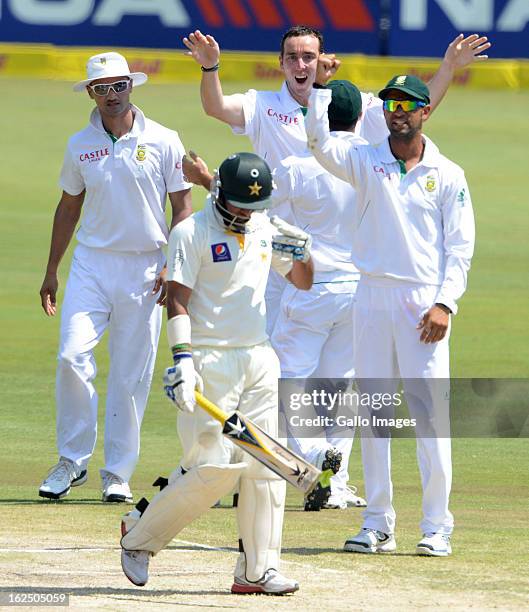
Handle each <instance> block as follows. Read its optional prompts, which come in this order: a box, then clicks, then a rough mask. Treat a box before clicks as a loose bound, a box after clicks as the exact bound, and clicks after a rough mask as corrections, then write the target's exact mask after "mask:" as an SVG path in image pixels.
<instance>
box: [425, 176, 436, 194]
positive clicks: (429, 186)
mask: <svg viewBox="0 0 529 612" xmlns="http://www.w3.org/2000/svg"><path fill="white" fill-rule="evenodd" d="M426 191H429V192H430V193H431V192H432V191H435V176H427V177H426Z"/></svg>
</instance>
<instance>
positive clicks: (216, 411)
mask: <svg viewBox="0 0 529 612" xmlns="http://www.w3.org/2000/svg"><path fill="white" fill-rule="evenodd" d="M195 400H196V402H197V404H198V405H199V406H200V407H201V408H202V409H203V410H205V411H206V412H207V413H208V414H209V415H210V416H212V417H213V418H214V419H217V421H219V423H221V424H222V425H224V422H225V421H226V419H227V418H228V414H227V413H226V412H224V410H221V409H220V408H219V407H218V406H216V405H215V404H214V403H213V402H210V401H209V400H208V398H207V397H204V396H203V395H202V393H200V391H196V390H195Z"/></svg>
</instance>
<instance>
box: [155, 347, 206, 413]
mask: <svg viewBox="0 0 529 612" xmlns="http://www.w3.org/2000/svg"><path fill="white" fill-rule="evenodd" d="M195 387H196V388H198V390H199V391H202V390H203V382H202V377H201V376H200V374H199V373H198V372H197V371H196V370H195V366H194V365H193V359H192V358H191V357H182V358H180V359H178V360H175V364H174V365H173V366H172V367H170V368H166V370H165V373H164V376H163V389H164V391H165V395H167V397H168V398H169V399H170V400H171V401H172V402H173V403H174V404H176V406H177V408H179V409H180V410H182V411H184V412H189V413H191V412H193V410H194V408H195Z"/></svg>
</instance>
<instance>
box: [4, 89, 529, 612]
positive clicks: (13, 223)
mask: <svg viewBox="0 0 529 612" xmlns="http://www.w3.org/2000/svg"><path fill="white" fill-rule="evenodd" d="M251 85H252V84H250V83H248V86H251ZM0 88H1V90H2V107H3V108H2V111H3V113H2V114H3V118H4V121H3V125H2V136H3V138H2V142H3V147H2V153H1V155H0V159H1V160H2V163H1V164H0V184H1V221H2V225H1V227H2V248H1V249H0V258H1V268H2V271H3V275H2V283H1V287H0V295H1V320H2V341H1V349H0V350H1V353H2V361H1V363H2V376H1V381H0V394H1V406H2V413H3V419H2V427H1V429H0V432H1V433H0V465H1V467H2V474H1V476H0V505H1V512H2V537H1V538H0V548H1V547H6V546H7V547H9V546H13V542H19V543H20V546H32V547H33V546H44V545H45V544H46V545H53V543H55V545H56V546H59V547H60V545H61V541H62V539H64V541H68V542H76V543H77V544H76V545H79V546H88V545H90V544H91V543H94V542H96V543H104V542H107V543H108V545H109V546H110V545H113V546H117V537H116V523H117V521H118V516H119V515H120V513H121V508H116V507H112V506H110V507H106V506H105V507H103V506H102V505H101V504H99V503H97V500H98V499H99V495H100V492H99V482H98V476H97V468H99V467H101V465H102V459H101V451H102V439H101V440H100V441H99V443H98V447H97V452H96V455H95V457H94V460H93V462H92V464H91V466H90V470H91V477H90V480H89V482H88V484H87V485H85V486H84V487H82V488H79V489H74V490H73V492H72V493H71V494H70V496H69V498H67V500H64V502H62V503H60V504H48V503H44V502H40V501H37V500H38V498H37V496H36V494H37V488H38V485H39V483H40V481H41V479H42V477H43V476H44V475H45V473H46V470H47V469H48V468H49V467H50V465H51V464H52V463H54V461H55V459H56V456H55V447H54V434H55V432H54V371H55V354H56V350H57V341H58V328H59V319H58V318H56V319H47V318H46V317H45V315H44V314H43V312H42V310H41V307H40V300H39V295H38V291H39V288H40V284H41V281H42V275H43V272H44V267H45V264H46V259H47V254H48V248H49V238H50V231H51V222H52V216H53V212H54V209H55V206H56V203H57V201H58V198H59V195H60V194H59V189H58V187H57V179H58V173H59V169H60V165H61V161H62V156H63V152H64V148H65V144H66V140H67V138H68V136H69V135H70V134H71V133H73V132H75V131H77V130H79V129H81V128H82V127H84V126H85V124H86V121H87V119H88V114H89V111H90V110H91V108H92V102H91V101H90V100H88V98H87V96H85V95H83V94H74V93H73V92H71V89H70V85H69V84H67V83H57V82H53V83H47V82H44V81H26V80H15V79H13V80H7V79H0ZM243 89H244V88H238V90H239V91H240V90H243ZM227 91H228V92H229V91H230V89H228V88H227ZM133 100H134V101H135V102H136V103H137V104H138V105H139V106H141V107H142V109H143V110H144V111H145V112H146V114H147V115H148V116H150V117H151V118H153V119H155V120H157V121H159V122H161V123H163V124H165V125H167V126H168V127H172V128H175V129H177V130H178V131H179V133H180V136H181V138H182V140H183V142H184V144H185V146H186V147H187V148H193V149H195V150H196V151H198V152H199V153H201V154H202V155H203V156H204V157H205V158H206V159H207V160H208V161H209V162H210V166H215V165H216V164H218V163H219V162H220V161H221V160H222V159H223V158H224V157H225V156H226V155H227V154H229V153H232V152H234V151H236V150H244V149H248V148H249V144H248V142H247V140H246V139H244V138H240V137H235V136H234V135H232V134H231V131H230V130H229V128H228V127H226V126H224V125H222V124H220V123H219V122H217V121H215V120H213V119H209V118H206V117H205V116H204V115H203V113H202V110H201V106H200V98H199V93H198V88H197V87H196V86H194V85H171V86H169V85H149V84H148V85H146V86H144V87H141V88H139V89H138V90H137V91H135V92H134V95H133ZM527 108H529V93H528V92H524V93H516V92H497V91H491V92H483V91H460V90H457V91H452V92H450V93H449V94H448V96H447V98H446V100H445V101H444V102H443V104H442V106H441V107H440V108H439V109H438V110H437V111H436V112H435V113H434V115H433V116H432V118H431V120H430V121H429V123H428V126H427V128H428V129H427V130H426V131H427V133H428V135H429V136H431V137H432V138H433V140H434V141H435V142H436V143H437V144H438V145H439V147H440V149H441V151H442V152H443V153H444V154H445V155H446V156H447V157H449V158H451V159H453V160H454V161H456V162H457V163H459V164H460V165H461V166H463V168H464V169H465V171H466V175H467V179H468V182H469V186H470V191H471V195H472V199H473V203H474V209H475V214H476V221H477V246H476V254H475V257H474V260H473V266H472V270H471V272H470V277H469V289H468V292H467V294H466V295H465V296H464V298H463V299H462V300H461V303H460V313H459V314H458V315H457V317H455V318H454V325H453V331H452V341H451V350H452V373H453V375H454V376H457V377H481V376H484V377H508V378H516V377H520V378H524V377H525V378H527V377H528V376H529V331H528V330H529V327H528V324H527V313H528V312H529V240H528V238H527V236H529V211H528V209H527V196H526V184H527V181H528V178H529V176H528V171H527V168H528V165H527V154H526V152H527V146H528V145H527V134H529V114H528V113H527ZM195 196H196V199H195V206H196V207H200V205H201V202H202V199H203V193H201V192H200V191H198V190H197V191H196V193H195ZM70 254H71V249H70V250H69V253H68V257H67V258H66V260H65V261H64V262H63V264H62V267H61V270H60V282H61V286H62V287H64V284H65V281H66V277H67V270H68V263H69V257H70ZM61 297H62V293H61V296H60V298H61ZM164 337H165V336H164V335H162V339H161V343H160V347H161V350H160V351H159V356H158V362H157V369H156V374H155V384H154V389H153V392H152V394H151V398H150V402H149V408H148V411H147V415H146V418H145V422H144V428H143V436H142V455H141V459H140V463H139V466H138V469H137V471H136V473H135V475H134V477H133V481H132V486H133V489H134V492H135V495H136V497H139V496H141V495H144V494H146V495H147V494H148V496H152V489H150V482H151V481H152V479H153V477H155V476H157V475H158V474H159V473H164V474H167V473H168V472H169V471H171V469H172V468H173V466H174V464H175V463H176V460H177V458H178V454H179V450H178V443H177V440H176V435H175V429H174V421H175V417H174V411H173V410H172V409H171V406H170V405H169V403H168V402H167V401H166V400H165V399H164V398H163V397H162V393H161V390H160V377H161V371H162V370H163V368H164V367H165V366H166V365H167V364H168V363H169V360H170V359H169V352H168V350H167V348H166V344H165V340H164ZM97 357H98V369H99V377H98V381H97V387H98V390H99V392H100V396H101V397H104V393H105V377H106V374H107V371H108V360H107V355H106V346H105V345H102V346H101V347H99V348H98V351H97ZM102 427H103V424H102V422H101V431H102ZM453 446H454V453H453V454H454V490H453V496H452V510H453V512H454V514H455V517H456V523H457V529H456V532H455V535H454V539H453V542H454V555H453V557H452V558H450V559H448V560H432V559H417V558H415V557H413V556H407V555H406V554H404V553H411V552H412V551H413V548H414V545H415V543H416V541H417V539H418V536H419V532H418V527H417V525H418V522H419V519H420V493H419V491H420V487H419V477H418V472H417V468H416V465H415V454H414V445H413V441H410V440H399V441H398V442H396V443H395V444H394V453H393V456H394V460H393V463H394V485H395V505H396V508H397V511H398V525H397V541H398V545H399V552H400V553H403V554H402V555H395V556H392V557H384V558H379V557H376V558H372V557H369V558H367V559H366V558H364V557H361V558H359V557H358V556H356V555H345V554H343V553H341V552H340V549H341V546H342V544H343V540H344V538H345V536H346V535H350V534H351V533H354V532H356V530H357V529H358V528H359V526H360V522H361V517H360V512H359V511H356V510H354V511H353V510H349V511H346V512H345V511H344V512H338V511H327V512H324V513H320V514H304V513H302V512H300V511H299V501H300V500H299V496H298V495H297V494H296V493H295V492H294V491H293V490H292V489H290V490H289V497H288V511H287V514H286V520H285V537H284V545H285V548H286V553H285V559H286V560H290V561H296V562H300V561H302V562H303V563H304V564H305V565H309V566H314V568H319V570H321V569H322V568H324V569H329V571H330V569H333V568H334V569H336V568H338V569H343V570H351V593H350V596H351V601H354V600H355V599H356V600H357V601H362V602H364V604H362V605H365V606H366V607H369V605H370V602H371V604H372V603H373V602H372V601H371V600H370V598H369V595H368V594H366V593H362V592H361V591H359V590H358V589H361V587H362V584H363V583H360V584H358V583H357V582H355V580H356V579H357V578H355V577H358V576H359V575H360V576H363V577H364V578H363V579H365V581H367V582H366V583H365V584H371V586H373V584H372V581H373V580H376V581H377V586H378V589H379V591H378V595H379V596H382V600H378V603H379V606H378V607H385V606H386V607H392V605H391V603H392V602H391V597H392V595H391V594H392V589H400V591H399V592H401V591H402V589H403V588H404V589H405V590H407V591H409V593H410V598H411V599H410V600H409V602H410V606H411V607H415V605H417V606H418V605H419V603H420V605H422V606H423V607H424V604H425V602H424V601H422V602H418V601H414V600H413V593H414V592H415V590H417V589H423V590H424V589H427V591H428V593H430V595H431V597H432V600H431V602H432V603H431V605H432V606H433V605H434V604H435V602H436V601H438V600H439V601H440V599H439V598H441V599H442V597H444V596H445V595H446V594H449V595H450V600H447V605H453V606H454V607H457V606H458V605H463V603H464V602H466V604H465V605H463V607H469V606H470V605H473V603H472V602H473V601H474V599H473V597H474V595H472V594H476V593H479V592H482V593H484V594H485V595H484V596H485V597H487V598H489V597H490V604H491V607H492V606H493V605H497V606H499V607H506V608H515V607H518V606H522V604H523V603H524V602H526V601H527V598H528V597H529V573H528V569H527V568H528V567H529V551H528V550H527V521H528V518H529V478H528V474H529V459H528V457H529V452H528V446H529V445H528V444H527V440H508V439H501V440H491V439H465V440H461V439H459V440H455V441H454V445H453ZM351 473H352V481H353V482H355V483H358V484H360V485H361V484H362V474H361V469H360V460H359V448H358V445H355V449H354V452H353V458H352V463H351ZM226 501H227V500H226ZM75 502H78V503H75ZM182 539H184V540H188V541H193V542H198V543H202V544H208V545H210V546H233V545H234V544H235V524H234V513H233V511H231V510H230V509H227V508H223V509H219V510H213V511H211V512H210V513H208V515H207V516H205V517H203V518H202V519H201V520H200V521H197V522H196V523H195V524H193V525H192V526H190V527H189V528H187V529H186V530H185V531H184V532H183V534H182ZM16 559H17V557H16V555H15V554H14V553H8V552H0V563H1V565H2V567H3V568H4V570H5V572H4V578H3V579H2V580H0V584H1V585H9V584H11V585H13V584H14V582H13V581H15V583H17V582H16V581H17V580H22V582H20V584H26V582H23V579H22V578H20V576H25V578H27V579H28V580H30V578H28V576H30V577H31V576H33V574H31V572H30V573H29V574H28V575H25V574H24V573H22V574H18V573H16V572H15V573H14V574H13V575H12V576H15V577H11V578H9V576H10V571H9V568H10V567H12V564H13V563H14V562H16ZM160 559H161V556H160ZM156 562H158V559H157V560H156ZM161 562H162V563H163V561H161ZM232 563H233V559H232V558H231V557H230V558H229V559H227V560H226V564H227V568H228V569H227V572H228V574H229V571H230V570H231V565H232ZM46 564H47V566H49V567H50V572H51V573H53V569H52V568H53V564H54V557H53V556H51V557H48V558H47V559H46ZM295 567H296V566H295V565H294V566H293V568H294V569H290V570H289V573H291V574H293V575H296V571H295ZM40 571H41V572H42V571H44V570H43V568H42V567H41V569H40ZM116 571H117V574H116V576H115V578H113V579H112V580H111V581H110V583H112V585H113V586H116V588H118V587H120V586H121V587H122V586H124V584H125V583H124V581H123V579H122V577H121V576H120V575H119V567H118V569H117V570H116ZM155 572H156V565H155V564H154V563H153V576H155ZM329 575H330V574H321V573H318V572H315V574H314V577H313V578H312V580H313V581H318V580H321V581H322V586H321V589H322V590H323V591H326V592H329V590H332V588H333V585H332V582H329V578H328V577H327V578H324V576H329ZM16 576H18V578H16ZM6 580H11V582H6ZM369 580H371V583H370V582H369ZM326 581H327V582H326ZM28 584H32V582H31V581H30V582H28ZM67 584H68V583H67V582H66V584H65V586H64V588H65V589H66V588H67ZM152 584H153V587H152V588H153V589H155V588H156V581H155V579H153V580H152ZM228 586H229V583H226V585H225V587H228ZM1 590H2V589H1V588H0V591H1ZM118 590H119V589H118ZM381 590H382V591H383V595H382V594H381V592H380V591H381ZM152 593H153V591H150V594H151V595H152ZM208 593H209V591H207V590H206V591H205V597H206V599H204V597H203V602H204V603H207V597H208ZM300 595H301V593H300ZM93 597H95V598H97V593H96V594H94V595H93ZM289 601H294V599H292V600H289ZM85 603H86V602H85ZM314 603H315V602H312V603H311V605H314ZM145 605H148V602H147V601H146V602H145ZM189 605H191V604H189ZM232 605H235V604H232V603H230V606H229V607H231V606H232ZM285 605H287V606H288V605H290V604H285ZM285 605H283V606H282V607H285ZM476 605H477V607H483V606H482V605H478V604H476ZM274 607H275V604H274ZM342 607H343V606H342ZM393 607H395V608H398V607H399V606H398V605H397V603H395V606H393ZM427 607H430V605H428V606H427ZM111 608H112V606H111ZM344 609H346V608H344Z"/></svg>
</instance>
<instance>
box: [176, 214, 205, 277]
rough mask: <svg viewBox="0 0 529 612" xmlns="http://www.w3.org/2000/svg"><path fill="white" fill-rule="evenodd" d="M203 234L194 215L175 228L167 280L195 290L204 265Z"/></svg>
mask: <svg viewBox="0 0 529 612" xmlns="http://www.w3.org/2000/svg"><path fill="white" fill-rule="evenodd" d="M202 234H203V232H200V231H199V228H198V227H197V223H196V221H195V219H194V215H192V216H191V217H189V219H185V220H184V221H182V222H181V223H179V224H178V225H175V226H174V227H173V229H172V230H171V233H170V234H169V246H168V249H167V280H169V281H175V282H177V283H180V284H181V285H184V286H186V287H189V288H190V289H193V288H194V286H195V283H196V281H197V277H198V273H199V271H200V267H201V264H202V252H203V245H204V236H203V235H202Z"/></svg>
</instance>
